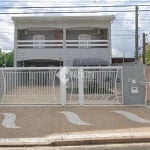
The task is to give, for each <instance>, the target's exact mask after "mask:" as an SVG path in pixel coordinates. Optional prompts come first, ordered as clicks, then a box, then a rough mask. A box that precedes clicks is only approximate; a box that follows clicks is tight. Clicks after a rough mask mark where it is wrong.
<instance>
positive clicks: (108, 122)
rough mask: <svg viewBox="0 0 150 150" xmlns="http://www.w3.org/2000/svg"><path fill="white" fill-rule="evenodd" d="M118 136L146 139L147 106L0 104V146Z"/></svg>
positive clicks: (149, 112) (149, 125) (148, 129)
mask: <svg viewBox="0 0 150 150" xmlns="http://www.w3.org/2000/svg"><path fill="white" fill-rule="evenodd" d="M141 133H143V134H141ZM121 135H122V136H124V137H132V136H146V138H150V109H149V108H147V107H144V106H139V107H138V106H137V107H136V106H135V107H133V106H130V107H129V106H83V107H81V106H1V107H0V144H1V145H5V144H8V143H9V144H17V143H18V144H19V142H20V144H22V143H24V144H28V143H30V142H31V143H32V142H33V143H34V144H35V143H36V142H37V144H40V143H41V144H44V143H49V142H54V141H55V140H56V141H59V140H60V141H61V139H62V140H69V139H77V140H80V139H85V138H87V139H88V138H101V139H102V138H104V137H105V138H106V137H107V138H108V137H112V138H113V137H119V136H121ZM16 139H17V140H16ZM31 139H32V140H31Z"/></svg>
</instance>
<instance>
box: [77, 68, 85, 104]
mask: <svg viewBox="0 0 150 150" xmlns="http://www.w3.org/2000/svg"><path fill="white" fill-rule="evenodd" d="M83 77H84V76H83V68H79V69H78V89H79V104H80V105H83V104H84V79H83Z"/></svg>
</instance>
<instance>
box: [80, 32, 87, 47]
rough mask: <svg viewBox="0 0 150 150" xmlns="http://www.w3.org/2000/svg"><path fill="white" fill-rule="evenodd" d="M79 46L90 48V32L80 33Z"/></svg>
mask: <svg viewBox="0 0 150 150" xmlns="http://www.w3.org/2000/svg"><path fill="white" fill-rule="evenodd" d="M78 40H79V48H89V41H90V35H89V34H80V35H79V36H78Z"/></svg>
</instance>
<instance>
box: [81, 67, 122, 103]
mask: <svg viewBox="0 0 150 150" xmlns="http://www.w3.org/2000/svg"><path fill="white" fill-rule="evenodd" d="M122 81H123V80H122V68H113V67H110V68H108V67H101V68H90V69H84V103H85V104H122V103H123V99H122V90H123V89H122V88H123V86H122Z"/></svg>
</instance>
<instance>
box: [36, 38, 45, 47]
mask: <svg viewBox="0 0 150 150" xmlns="http://www.w3.org/2000/svg"><path fill="white" fill-rule="evenodd" d="M44 40H45V35H34V36H33V48H43V47H44Z"/></svg>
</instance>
